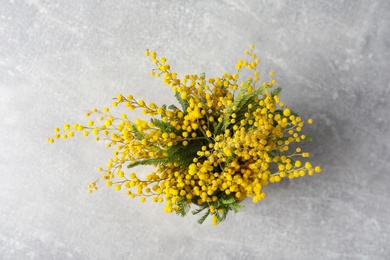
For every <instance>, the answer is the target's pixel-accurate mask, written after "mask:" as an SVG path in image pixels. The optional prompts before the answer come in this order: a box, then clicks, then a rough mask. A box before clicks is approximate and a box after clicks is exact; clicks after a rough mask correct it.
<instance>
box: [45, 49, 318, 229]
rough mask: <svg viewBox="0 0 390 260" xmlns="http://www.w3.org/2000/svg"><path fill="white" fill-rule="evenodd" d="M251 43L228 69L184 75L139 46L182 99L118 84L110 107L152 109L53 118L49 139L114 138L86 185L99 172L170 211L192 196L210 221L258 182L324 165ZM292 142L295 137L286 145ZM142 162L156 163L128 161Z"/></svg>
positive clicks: (234, 207)
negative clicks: (76, 120)
mask: <svg viewBox="0 0 390 260" xmlns="http://www.w3.org/2000/svg"><path fill="white" fill-rule="evenodd" d="M253 48H254V47H253V45H251V46H250V48H249V50H247V51H245V59H244V60H239V61H238V63H237V64H236V71H235V73H233V74H228V73H224V74H223V75H222V76H221V77H217V78H206V76H205V74H200V75H196V74H189V75H185V76H184V77H183V78H181V79H180V78H179V77H178V75H177V73H176V72H174V71H172V70H171V67H170V65H169V64H168V63H167V59H166V58H158V57H157V55H156V53H155V52H150V51H149V50H147V51H146V53H145V55H146V56H148V57H150V58H151V59H152V61H153V63H154V64H155V66H156V68H155V69H153V70H152V72H151V75H152V76H155V77H157V78H161V79H162V80H163V82H164V83H165V84H166V85H167V86H169V87H170V88H171V90H172V91H173V93H174V95H175V97H176V98H177V100H178V106H180V108H179V107H177V106H176V105H170V106H167V105H162V106H157V105H156V104H154V103H146V102H145V101H144V100H140V99H136V98H134V97H133V96H132V95H127V96H125V95H121V94H120V95H118V96H117V97H116V98H115V101H114V102H113V103H112V107H117V106H119V105H123V106H125V107H126V108H128V109H129V110H131V111H132V110H135V109H140V110H141V111H142V113H143V114H144V115H145V117H149V119H148V120H145V119H141V118H138V119H136V120H134V121H130V120H129V119H128V116H127V114H122V115H120V116H115V115H114V114H112V113H111V109H110V108H108V107H105V108H103V109H102V110H98V109H95V108H94V109H92V110H91V111H88V112H87V114H86V115H87V116H88V117H92V116H96V118H95V119H92V120H89V121H88V122H87V123H86V124H74V125H72V126H71V125H70V124H65V125H64V127H63V129H60V128H55V133H54V136H53V137H50V138H48V139H47V140H48V142H50V143H53V142H54V140H55V139H60V138H63V139H67V138H71V137H73V136H74V135H75V134H76V132H80V133H82V134H83V135H84V136H90V135H94V136H95V139H96V141H104V142H106V145H107V147H112V148H114V152H113V157H112V158H111V159H109V160H108V163H107V165H106V167H99V168H98V170H99V171H100V172H102V176H101V177H100V178H98V179H97V180H96V181H94V182H92V183H90V184H89V185H88V191H89V192H92V191H94V190H97V189H98V188H97V182H98V181H99V179H101V180H103V181H104V182H105V183H106V185H107V186H112V187H114V189H115V190H125V191H126V194H127V195H128V196H129V197H130V198H138V199H139V200H140V201H141V202H145V201H146V200H151V201H153V202H165V211H166V212H168V213H170V212H176V213H177V214H179V215H182V216H184V215H186V214H187V213H188V211H189V209H190V207H191V205H192V206H195V207H197V209H196V210H193V211H192V213H193V214H197V213H200V212H203V213H204V215H203V216H202V217H201V218H200V220H199V223H203V221H204V220H205V219H206V218H207V217H208V216H209V215H211V217H212V224H213V225H216V224H218V223H220V222H221V221H223V220H224V219H225V218H226V216H227V214H228V213H229V212H230V211H234V212H237V211H238V209H240V208H242V207H243V206H242V205H241V204H240V201H241V200H243V199H245V198H250V199H251V200H252V201H253V202H254V203H257V202H259V201H260V200H262V199H264V198H265V193H264V191H263V187H264V186H266V185H268V184H270V183H277V182H280V181H281V180H282V179H283V178H290V179H292V178H298V177H303V176H305V175H313V174H314V173H315V172H320V171H321V168H320V167H319V166H312V164H311V163H310V162H309V161H308V159H307V158H308V157H309V156H310V154H309V153H308V152H306V151H302V149H301V148H300V147H299V143H301V142H302V141H307V140H310V138H308V137H306V136H305V135H304V134H302V133H301V131H302V129H303V127H304V125H305V122H304V121H303V120H302V119H301V117H299V116H298V115H297V113H295V112H293V111H292V110H291V109H289V108H288V107H287V106H286V105H285V104H284V103H283V102H282V101H281V100H280V99H279V94H280V92H281V88H275V89H274V86H275V85H276V84H277V82H276V80H275V79H274V72H272V71H271V72H270V79H269V81H265V82H263V83H260V76H259V71H258V69H257V67H258V65H259V63H260V60H259V59H258V58H257V56H256V54H255V53H254V52H253ZM243 70H247V71H249V75H250V77H248V78H246V79H245V80H241V79H240V75H242V71H243ZM306 122H307V123H308V124H311V123H312V122H313V120H312V119H308V120H307V121H306ZM293 143H298V144H294V146H295V147H296V148H295V149H294V150H291V149H290V145H291V144H293ZM297 146H298V147H297ZM140 165H151V166H154V167H155V171H153V172H151V173H150V174H148V175H147V176H145V177H142V176H138V175H137V174H136V173H134V172H131V171H130V170H129V169H131V168H134V167H137V166H140Z"/></svg>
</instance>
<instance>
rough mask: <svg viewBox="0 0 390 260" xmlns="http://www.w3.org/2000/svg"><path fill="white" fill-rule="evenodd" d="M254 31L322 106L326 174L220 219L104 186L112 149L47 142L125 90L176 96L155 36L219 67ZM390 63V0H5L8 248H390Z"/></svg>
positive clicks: (176, 63) (9, 253)
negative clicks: (102, 174) (96, 184)
mask: <svg viewBox="0 0 390 260" xmlns="http://www.w3.org/2000/svg"><path fill="white" fill-rule="evenodd" d="M251 43H253V44H255V46H256V50H257V53H258V54H259V56H260V57H261V59H262V65H261V70H262V71H263V72H265V73H268V71H270V70H274V71H275V73H276V78H277V79H278V82H279V83H280V85H282V86H284V90H283V93H282V95H281V98H282V100H283V101H284V102H285V103H286V104H288V105H289V106H290V107H292V108H293V109H294V110H297V111H299V112H300V114H301V116H302V117H304V118H308V117H313V118H314V120H315V124H314V125H312V126H311V127H310V128H308V130H307V131H308V134H309V135H311V136H313V138H314V141H313V142H311V143H309V144H307V149H308V150H310V151H311V152H312V155H313V158H312V160H313V163H316V164H320V165H322V167H323V172H322V173H321V174H318V175H315V176H314V177H305V178H301V179H298V180H291V181H289V180H286V181H283V182H281V183H279V184H275V185H270V186H267V188H266V192H267V195H268V196H267V198H266V199H265V200H263V201H262V202H260V203H258V204H253V203H251V202H245V206H246V207H245V209H244V210H242V211H241V212H240V213H239V214H236V215H234V214H232V215H230V216H229V217H228V219H227V220H226V222H224V223H223V224H221V225H219V226H217V227H212V226H211V225H210V223H209V222H207V223H205V224H203V225H198V224H197V223H196V220H197V218H196V217H193V216H189V217H186V218H180V217H177V216H176V215H175V214H167V213H165V212H164V211H163V207H164V206H163V205H162V204H159V205H156V204H153V203H145V204H142V203H139V202H138V201H136V200H134V201H133V200H130V199H128V198H127V197H126V196H125V195H124V194H123V192H116V191H114V190H113V189H110V188H106V187H104V185H103V187H101V188H100V190H99V191H98V192H96V193H93V194H91V195H90V194H88V193H87V192H86V190H87V189H86V186H87V184H88V183H89V182H90V181H93V180H94V179H95V178H96V177H97V176H99V173H98V172H97V171H96V169H97V167H98V166H100V165H105V164H106V160H107V159H108V158H109V157H110V155H111V151H109V150H107V149H105V148H104V146H103V145H102V144H99V143H96V142H95V141H93V140H92V138H89V139H88V138H82V137H79V138H77V139H73V140H67V141H65V142H58V143H55V144H54V145H50V144H47V143H46V142H45V138H46V137H48V136H50V135H51V134H52V133H53V128H54V127H55V126H62V125H63V123H67V122H69V123H74V122H86V120H87V119H86V118H85V116H84V113H85V111H87V110H89V109H91V108H93V107H97V108H102V107H104V106H106V105H108V104H111V102H112V98H113V97H115V96H116V95H117V94H119V93H122V94H133V95H134V96H136V97H138V98H143V99H145V100H148V101H150V102H156V103H158V104H162V103H172V102H175V100H174V97H173V95H172V93H171V91H170V90H169V89H168V87H165V86H164V85H163V84H162V83H161V82H160V81H159V80H157V79H154V78H152V77H150V76H149V72H150V70H151V69H152V68H153V64H152V63H151V62H150V60H149V59H148V58H146V57H144V51H145V49H146V48H150V49H153V50H156V51H157V52H158V53H159V54H160V55H161V56H165V57H167V58H168V61H170V63H171V65H172V67H173V68H174V69H175V70H176V71H178V72H179V73H180V74H181V75H183V74H186V73H201V72H204V71H206V72H207V73H208V75H209V76H213V77H215V76H218V75H220V74H222V73H223V72H225V71H226V72H232V71H234V65H235V62H236V61H237V60H238V59H240V58H242V57H243V51H244V50H245V49H247V48H248V46H249V45H250V44H251ZM389 69H390V2H389V1H387V0H382V1H365V0H357V1H305V0H298V1H285V0H280V1H233V0H230V1H228V0H226V1H193V0H191V1H173V0H172V1H125V0H117V1H109V0H102V1H91V0H85V1H76V0H68V1H64V0H62V1H47V0H25V1H22V0H10V1H8V0H2V1H0V112H1V119H0V153H1V156H0V169H1V170H0V174H1V175H0V219H1V221H0V259H218V260H219V259H390V246H389V245H390V235H389V233H390V224H389V222H390V217H389V216H390V203H389V202H390V188H389V185H390V172H389V167H390V163H389V159H390V157H389V152H390V147H389V145H390V131H389V124H390V117H389V112H390V103H389V98H390V73H389ZM146 170H147V169H146V168H141V169H140V171H146Z"/></svg>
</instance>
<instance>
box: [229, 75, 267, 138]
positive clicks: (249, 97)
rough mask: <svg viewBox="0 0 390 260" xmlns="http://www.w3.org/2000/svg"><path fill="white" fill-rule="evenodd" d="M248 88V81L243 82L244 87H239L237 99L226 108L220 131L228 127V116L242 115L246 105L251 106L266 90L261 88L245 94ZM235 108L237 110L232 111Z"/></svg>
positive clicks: (265, 87)
mask: <svg viewBox="0 0 390 260" xmlns="http://www.w3.org/2000/svg"><path fill="white" fill-rule="evenodd" d="M249 86H250V81H248V80H247V81H245V82H244V85H243V86H242V87H241V89H240V92H239V93H238V96H237V98H236V99H235V100H234V101H233V102H232V103H231V104H230V106H229V107H228V108H227V112H226V113H225V115H224V118H223V125H222V130H223V131H225V130H226V129H227V128H228V126H229V125H230V116H231V115H232V114H233V112H234V113H237V114H242V113H245V111H244V109H246V108H247V106H248V104H251V103H252V104H253V102H254V100H255V99H256V98H257V97H258V96H259V95H260V94H261V93H263V92H264V90H266V89H267V86H262V87H260V88H258V89H256V90H253V91H252V92H250V93H248V94H246V92H247V90H248V87H249ZM234 106H236V107H237V109H236V110H235V111H233V107H234Z"/></svg>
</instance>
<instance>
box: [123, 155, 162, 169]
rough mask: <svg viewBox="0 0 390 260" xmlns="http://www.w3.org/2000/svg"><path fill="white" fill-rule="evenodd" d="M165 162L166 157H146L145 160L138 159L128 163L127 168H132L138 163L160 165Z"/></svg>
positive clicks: (138, 164)
mask: <svg viewBox="0 0 390 260" xmlns="http://www.w3.org/2000/svg"><path fill="white" fill-rule="evenodd" d="M166 162H167V157H161V158H148V159H145V160H138V161H136V162H133V163H130V164H129V165H127V168H129V169H130V168H133V167H136V166H140V165H152V166H154V165H161V164H164V163H166Z"/></svg>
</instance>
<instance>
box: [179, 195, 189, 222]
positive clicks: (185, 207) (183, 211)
mask: <svg viewBox="0 0 390 260" xmlns="http://www.w3.org/2000/svg"><path fill="white" fill-rule="evenodd" d="M176 204H177V205H178V206H179V207H180V208H179V210H177V211H176V214H177V215H180V216H182V217H184V216H185V215H187V213H188V211H189V210H190V207H191V206H190V204H189V203H188V201H187V199H186V198H185V197H182V198H181V199H180V200H179V202H178V203H176Z"/></svg>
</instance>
